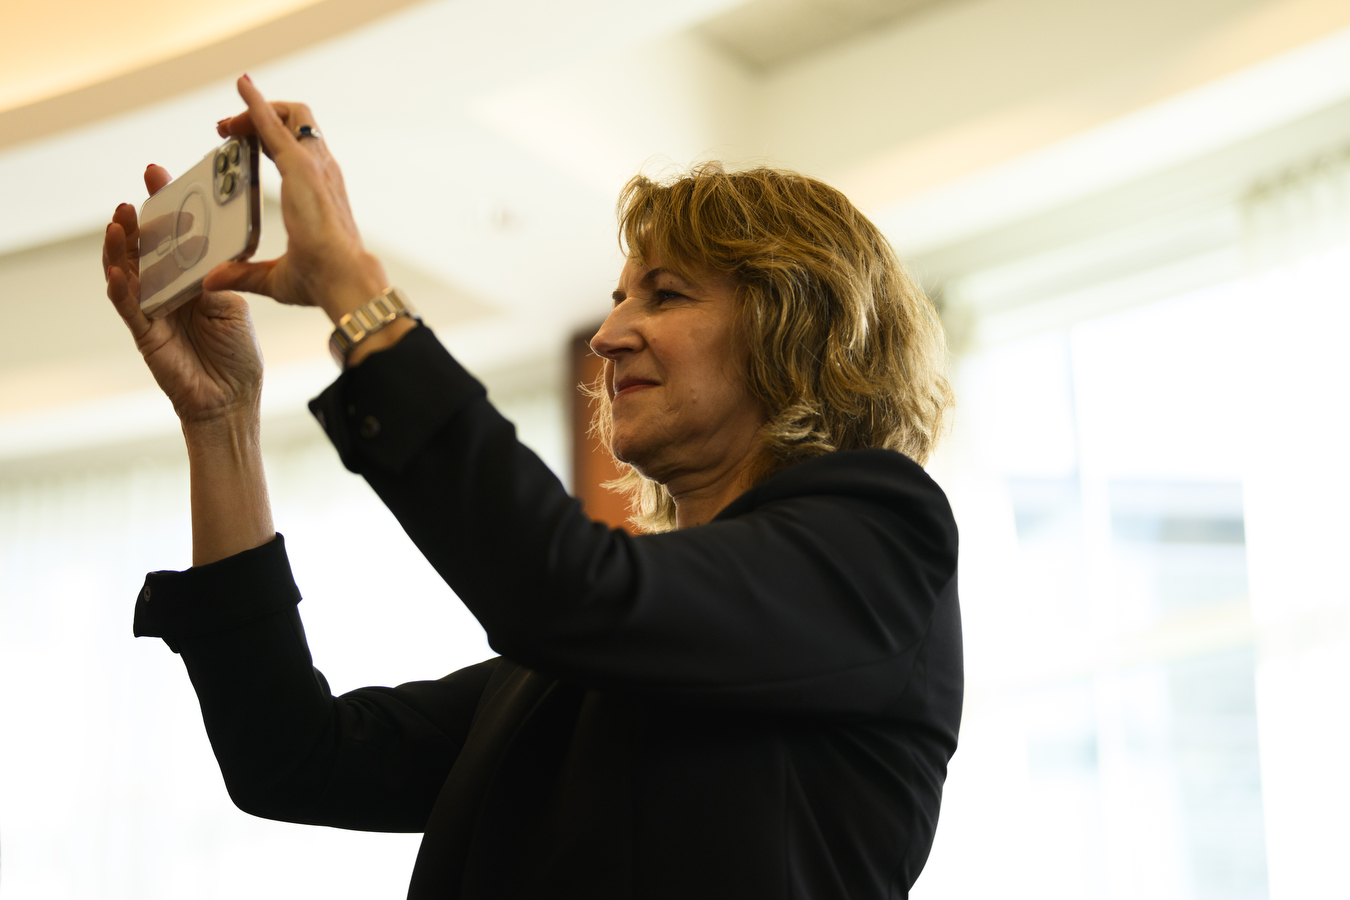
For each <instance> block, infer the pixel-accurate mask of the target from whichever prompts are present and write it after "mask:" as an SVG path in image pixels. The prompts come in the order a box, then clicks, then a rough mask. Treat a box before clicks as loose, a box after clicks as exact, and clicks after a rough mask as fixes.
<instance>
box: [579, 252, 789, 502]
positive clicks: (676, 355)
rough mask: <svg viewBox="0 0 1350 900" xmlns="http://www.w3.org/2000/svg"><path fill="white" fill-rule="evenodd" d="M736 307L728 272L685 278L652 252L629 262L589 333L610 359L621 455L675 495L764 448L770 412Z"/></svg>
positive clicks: (608, 381)
mask: <svg viewBox="0 0 1350 900" xmlns="http://www.w3.org/2000/svg"><path fill="white" fill-rule="evenodd" d="M736 311H737V300H736V283H735V281H734V280H732V279H731V278H730V277H729V276H726V275H722V274H719V273H715V272H711V271H696V272H693V273H690V274H689V275H688V276H687V277H680V276H678V275H676V274H674V273H673V272H671V271H669V270H667V269H666V268H664V266H663V265H662V263H661V261H660V260H659V259H655V258H652V257H651V256H650V255H649V258H648V259H646V260H645V261H643V262H641V263H639V262H637V261H634V260H629V262H628V264H627V265H625V266H624V268H623V272H622V273H621V274H620V276H619V286H618V289H617V290H615V291H614V308H613V309H612V310H611V311H610V314H609V318H607V319H605V322H604V324H603V325H601V326H600V330H599V331H598V332H596V335H595V337H593V338H592V339H591V349H592V350H594V351H595V352H596V353H597V354H599V355H600V356H603V357H604V358H605V359H606V360H608V362H607V363H606V366H605V387H606V389H607V391H608V392H609V396H610V399H611V400H612V404H611V409H612V416H613V425H614V429H613V443H612V446H611V449H612V450H613V452H614V455H615V456H616V457H618V458H619V459H621V460H623V461H624V462H626V463H628V464H630V465H632V466H634V467H635V468H636V469H637V470H638V471H639V472H641V473H642V474H643V475H645V476H646V477H648V478H651V479H653V480H655V481H658V482H660V483H662V484H665V485H667V486H669V487H672V492H674V486H672V485H671V482H672V481H675V480H677V479H681V478H684V479H686V480H690V479H692V481H693V482H695V483H696V482H698V481H701V480H703V478H702V477H701V476H708V477H717V476H719V475H721V474H724V473H725V472H727V471H729V470H731V469H736V468H739V467H741V466H743V465H744V464H746V463H747V462H748V461H749V460H750V459H751V458H752V457H753V455H754V454H755V453H756V452H757V450H758V441H757V435H758V431H759V427H760V426H761V425H762V424H763V423H764V421H765V417H764V412H763V410H762V409H761V408H760V404H759V402H758V401H757V400H755V399H754V398H753V397H752V396H751V395H750V391H749V389H748V386H747V384H746V376H745V372H746V359H747V355H746V351H745V348H744V347H742V346H741V342H740V341H739V340H738V339H737V337H736V333H735V318H736ZM693 486H695V487H696V486H697V484H694V485H693Z"/></svg>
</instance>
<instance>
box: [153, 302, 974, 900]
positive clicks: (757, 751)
mask: <svg viewBox="0 0 1350 900" xmlns="http://www.w3.org/2000/svg"><path fill="white" fill-rule="evenodd" d="M311 408H312V409H313V410H314V412H315V415H316V416H317V417H318V418H319V420H320V422H321V423H322V424H323V425H324V427H325V429H326V430H327V431H328V434H329V436H330V437H331V438H332V440H333V442H334V443H335V445H336V446H337V448H338V451H339V453H340V454H341V456H342V459H343V461H344V462H345V463H346V464H347V466H348V467H349V468H351V469H352V470H354V471H357V472H360V473H361V474H363V475H364V476H365V477H366V478H367V480H368V481H369V482H370V484H371V485H372V486H373V487H374V488H375V490H376V491H377V492H379V494H380V496H381V497H382V498H383V499H384V501H385V502H386V503H387V504H388V505H389V507H390V509H391V510H393V512H394V513H395V515H396V516H397V517H398V519H399V521H400V522H401V523H402V524H403V526H404V528H405V529H406V530H407V532H408V534H409V535H410V536H411V537H412V539H413V540H414V541H415V542H416V543H417V546H418V547H419V548H420V549H421V550H422V552H423V553H424V554H425V555H426V557H427V558H428V559H429V560H430V561H431V563H432V564H433V565H434V566H435V567H436V568H437V570H438V571H439V572H440V573H441V574H442V576H444V578H445V579H446V581H447V582H448V583H449V584H450V586H451V587H452V588H453V589H454V590H455V592H456V594H458V596H459V597H460V598H461V599H462V600H463V602H464V603H465V604H466V605H467V606H468V607H469V608H470V609H471V610H472V611H473V613H474V614H475V615H476V616H477V617H478V619H479V621H480V622H482V624H483V626H484V628H485V629H486V631H487V634H488V638H489V640H490V642H491V643H492V646H493V648H494V649H496V650H497V651H498V652H499V653H501V654H502V656H501V657H500V658H497V659H492V660H488V661H487V662H484V663H480V664H479V665H476V666H471V667H469V668H467V669H463V670H461V671H458V672H455V673H453V674H451V675H448V676H446V677H445V678H442V679H440V680H439V681H430V682H416V683H412V684H405V685H402V686H400V687H397V688H380V687H376V688H364V689H361V690H358V691H353V692H351V693H349V694H345V695H343V696H341V697H336V698H335V697H333V696H331V693H330V691H329V689H328V685H327V682H325V680H324V678H323V676H322V675H321V674H320V673H319V672H318V671H317V670H315V669H314V668H313V666H312V663H311V659H310V655H309V650H308V647H307V645H306V643H305V636H304V630H303V628H302V626H301V624H300V619H299V616H298V613H297V610H296V604H297V602H298V601H299V599H300V594H299V591H298V590H297V588H296V587H295V584H294V581H293V580H292V578H291V574H290V569H289V566H288V564H287V562H286V555H285V547H284V542H283V539H282V538H281V537H280V536H278V537H277V539H276V540H274V541H272V542H271V543H269V544H267V545H264V546H263V547H259V548H257V549H255V550H250V551H248V552H245V553H241V554H239V555H237V556H234V557H231V558H229V559H225V560H222V561H220V562H217V563H213V564H211V565H207V566H200V567H197V568H193V569H190V570H188V571H186V572H156V573H152V574H150V575H149V576H147V578H146V581H145V585H144V587H143V589H142V592H141V595H140V597H139V598H138V601H137V607H136V625H135V630H136V634H138V635H152V636H159V637H163V638H165V639H166V641H167V642H168V643H169V645H170V647H172V648H174V649H175V650H176V651H177V652H179V653H181V654H182V657H183V660H184V662H185V663H186V665H187V669H188V673H189V675H190V676H191V678H192V682H193V686H194V687H195V688H196V690H197V694H198V697H199V698H200V700H201V705H202V715H203V718H204V720H205V723H206V728H207V731H208V734H209V735H210V738H211V742H212V746H213V747H214V749H215V752H216V756H217V758H218V759H219V761H220V765H221V770H222V772H223V773H224V776H225V782H226V785H227V786H228V788H229V791H230V795H231V797H232V798H234V800H235V802H236V803H237V804H238V805H239V806H240V808H242V809H244V810H246V811H248V812H251V813H253V814H255V815H260V816H266V817H269V818H275V819H282V820H285V821H292V822H307V823H314V824H324V825H333V826H337V827H342V828H356V829H365V830H375V831H423V832H425V837H424V838H423V842H422V847H421V851H420V853H419V855H418V859H417V865H416V867H415V869H414V871H413V876H412V883H411V886H410V887H409V891H408V896H409V897H410V898H446V897H459V898H466V900H467V898H475V900H477V898H516V897H520V898H561V897H569V898H570V897H575V898H586V900H605V898H670V900H675V898H680V900H694V898H698V900H711V898H735V900H746V898H784V900H787V898H794V900H796V898H822V900H823V898H831V900H834V898H844V897H849V898H897V897H904V896H906V894H907V892H908V890H909V888H910V886H911V885H912V884H913V883H914V879H915V878H916V877H917V876H918V874H919V871H920V869H921V868H922V867H923V864H924V861H925V859H926V858H927V856H928V851H929V848H930V846H931V845H932V840H933V833H934V829H935V827H936V825H937V817H938V805H939V801H940V798H941V793H942V784H943V780H944V778H945V776H946V766H947V761H948V760H949V759H950V757H951V755H952V753H953V752H954V751H955V748H956V736H957V728H958V725H959V722H960V716H961V696H962V664H961V634H960V616H959V611H958V606H957V596H956V543H957V538H956V528H955V525H954V523H953V520H952V516H951V511H950V509H949V507H948V505H947V502H946V499H945V497H944V496H943V494H942V492H941V490H940V489H939V488H938V487H937V486H936V485H935V484H934V483H933V481H932V480H931V479H930V478H929V477H928V476H927V474H925V473H924V471H923V469H922V468H920V467H919V466H918V465H916V464H915V463H913V462H912V461H910V460H909V459H907V458H905V457H904V456H901V455H900V454H898V453H893V452H890V451H884V450H867V451H856V452H839V453H832V454H828V455H826V456H823V457H820V458H818V459H815V460H812V461H809V462H806V463H802V464H800V465H797V466H794V467H793V468H791V469H788V470H787V471H785V472H782V473H780V474H778V475H775V476H774V477H772V478H769V479H767V480H766V481H764V482H762V483H761V484H759V485H758V486H756V487H755V488H753V489H752V490H750V491H748V492H747V493H746V494H744V495H743V496H741V497H740V498H738V499H737V500H736V501H735V502H733V503H732V504H731V505H730V506H729V507H727V509H725V510H724V511H723V512H722V513H721V514H720V515H719V516H718V517H717V518H716V519H715V520H714V521H713V522H711V523H709V524H708V525H704V526H701V527H698V528H692V529H687V530H684V531H679V532H672V533H669V534H661V535H649V536H642V537H636V538H634V537H630V536H628V535H626V534H624V533H622V532H619V531H614V530H611V529H609V528H607V527H605V526H603V525H600V524H596V523H593V522H591V521H590V520H589V519H587V518H586V516H585V515H584V514H583V512H582V510H581V507H580V504H579V503H578V502H577V501H576V500H575V499H573V498H571V497H569V496H568V495H567V493H566V492H565V491H564V490H563V488H562V486H561V484H559V482H558V481H557V479H556V478H555V477H554V476H553V475H552V473H551V472H549V470H548V469H547V467H545V466H544V465H543V463H541V462H540V461H539V460H538V459H537V458H536V457H535V456H534V454H532V453H531V452H530V451H529V450H527V449H526V448H525V447H523V446H522V445H521V444H519V443H518V442H517V441H516V439H515V432H514V429H513V428H512V426H511V425H510V423H509V422H507V421H506V420H505V419H503V418H502V417H501V416H500V415H499V414H498V413H497V412H496V410H495V409H493V407H492V406H491V405H490V404H489V403H488V402H487V400H486V397H485V394H484V391H483V389H482V387H481V386H480V385H479V384H478V383H477V382H476V381H474V379H473V378H472V377H470V376H469V375H468V374H467V373H466V372H465V371H464V370H463V369H462V368H460V367H459V365H458V364H457V363H456V362H455V361H454V360H453V359H452V358H451V357H450V355H449V354H448V353H446V352H445V351H444V349H443V348H442V347H441V346H440V344H439V343H438V342H437V341H436V339H435V338H434V336H433V335H432V334H431V332H430V331H429V330H428V329H425V328H419V329H416V330H414V331H413V332H411V333H410V334H409V335H408V336H407V337H405V338H404V339H403V340H402V341H401V342H400V343H399V344H398V345H397V346H395V347H394V348H393V349H391V350H389V351H386V352H383V353H379V354H375V355H373V356H371V357H370V358H369V359H368V360H366V362H364V363H363V364H362V365H361V366H359V367H357V368H355V369H351V370H348V371H347V372H345V373H344V374H343V375H342V376H341V377H340V378H339V379H338V381H337V382H336V383H335V384H334V385H333V386H332V387H331V388H329V390H327V391H326V392H325V393H324V394H323V395H322V396H321V397H319V398H318V399H317V400H315V401H314V402H313V403H312V404H311ZM359 552H360V548H359V547H346V548H341V553H344V554H359ZM333 564H334V565H341V564H342V561H341V558H340V557H339V556H338V555H337V554H335V558H334V561H333ZM374 599H375V600H376V602H377V598H374Z"/></svg>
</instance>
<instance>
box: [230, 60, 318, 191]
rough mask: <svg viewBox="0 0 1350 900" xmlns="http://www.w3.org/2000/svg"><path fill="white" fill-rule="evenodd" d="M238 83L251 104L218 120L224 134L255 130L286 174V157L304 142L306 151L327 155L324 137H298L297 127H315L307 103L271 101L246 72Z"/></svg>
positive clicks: (268, 153)
mask: <svg viewBox="0 0 1350 900" xmlns="http://www.w3.org/2000/svg"><path fill="white" fill-rule="evenodd" d="M238 84H239V96H241V97H243V98H244V102H245V103H247V104H248V111H247V112H244V113H241V114H240V115H237V116H235V117H233V118H230V119H221V120H220V121H219V122H217V123H216V131H217V132H218V133H219V134H220V136H221V137H243V136H245V135H250V134H256V135H257V136H258V138H259V140H261V141H262V145H263V149H264V150H265V151H266V152H267V155H268V156H270V157H271V158H272V159H273V160H274V161H275V162H276V163H277V167H278V168H280V169H282V175H283V176H284V175H285V174H286V173H285V170H284V168H283V167H284V165H285V162H284V158H285V157H289V156H291V155H292V153H293V152H294V150H296V149H297V148H299V147H301V146H302V145H303V146H304V148H305V151H306V152H307V153H317V154H319V155H320V156H323V157H327V156H328V148H327V146H326V145H325V144H324V142H323V140H322V139H321V138H320V139H316V138H305V140H304V141H300V140H299V139H297V137H296V130H297V129H298V128H299V127H300V126H301V125H309V126H310V127H314V125H315V124H316V123H315V121H314V114H313V113H312V112H310V109H309V107H308V106H306V105H305V104H303V103H284V102H281V101H277V102H274V103H269V102H268V101H267V100H266V98H264V97H263V95H262V92H261V91H259V90H258V88H257V87H256V86H255V85H254V84H253V82H252V80H250V79H249V77H248V76H247V75H245V76H243V77H242V78H240V79H239V82H238Z"/></svg>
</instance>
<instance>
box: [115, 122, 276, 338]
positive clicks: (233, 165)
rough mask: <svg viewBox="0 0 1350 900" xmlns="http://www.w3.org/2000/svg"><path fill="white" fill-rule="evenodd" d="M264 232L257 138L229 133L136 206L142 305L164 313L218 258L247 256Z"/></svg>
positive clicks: (191, 291)
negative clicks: (137, 207)
mask: <svg viewBox="0 0 1350 900" xmlns="http://www.w3.org/2000/svg"><path fill="white" fill-rule="evenodd" d="M261 230H262V191H261V190H260V189H259V184H258V139H257V138H256V137H247V138H231V139H230V140H228V141H226V142H225V143H224V144H221V145H220V146H219V147H217V148H216V149H215V150H212V151H211V152H210V153H208V154H206V157H205V158H204V159H203V160H202V161H201V162H199V163H197V165H195V166H193V167H192V168H191V169H189V170H188V171H186V172H184V173H183V174H182V175H180V176H179V177H178V178H175V179H174V180H173V181H171V182H169V183H168V184H166V185H165V186H164V187H162V188H160V190H159V191H158V192H156V193H155V194H154V195H153V196H152V197H151V198H150V199H149V200H146V201H145V203H144V204H142V206H141V220H140V240H139V242H138V246H139V248H140V269H141V278H140V281H141V311H142V312H144V313H145V314H146V315H147V316H151V317H157V316H164V315H168V314H169V313H170V312H172V311H173V310H175V309H177V308H178V307H179V306H181V305H182V304H184V303H186V302H187V301H188V300H191V299H192V298H193V297H195V296H197V295H198V294H200V293H201V290H202V279H203V278H205V277H206V273H207V272H209V271H211V270H212V269H213V268H215V267H216V266H217V265H219V264H220V263H223V262H226V261H229V260H238V259H248V258H249V257H250V256H252V255H253V253H254V252H255V251H256V250H257V249H258V238H259V237H260V233H261Z"/></svg>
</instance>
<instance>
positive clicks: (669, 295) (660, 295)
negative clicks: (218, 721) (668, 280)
mask: <svg viewBox="0 0 1350 900" xmlns="http://www.w3.org/2000/svg"><path fill="white" fill-rule="evenodd" d="M679 296H680V295H679V293H677V292H676V291H657V292H656V302H657V303H665V302H666V301H667V300H676V299H679Z"/></svg>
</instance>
